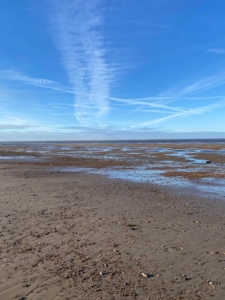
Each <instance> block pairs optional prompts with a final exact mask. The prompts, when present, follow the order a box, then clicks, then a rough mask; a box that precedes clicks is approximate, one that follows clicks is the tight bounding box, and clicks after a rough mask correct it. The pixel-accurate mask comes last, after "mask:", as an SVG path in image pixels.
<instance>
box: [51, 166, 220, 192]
mask: <svg viewBox="0 0 225 300" xmlns="http://www.w3.org/2000/svg"><path fill="white" fill-rule="evenodd" d="M53 171H59V172H86V173H90V174H97V175H102V176H106V177H109V178H112V179H122V180H129V181H133V182H141V183H152V184H157V185H161V186H170V187H172V188H173V189H175V190H179V191H180V190H182V189H183V190H182V191H183V192H184V193H185V189H187V191H186V193H187V194H189V193H190V189H191V192H196V193H197V194H199V195H200V196H205V197H209V196H211V197H224V196H225V180H224V179H220V180H218V179H214V178H207V179H206V178H205V179H200V180H196V181H194V180H191V181H190V180H188V179H185V178H183V177H164V176H163V174H164V173H165V171H163V170H154V169H147V168H146V166H139V167H136V168H129V169H125V168H122V167H121V168H108V169H94V168H74V167H65V168H54V169H53ZM217 182H218V183H219V185H218V184H217Z"/></svg>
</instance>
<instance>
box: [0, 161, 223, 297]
mask: <svg viewBox="0 0 225 300" xmlns="http://www.w3.org/2000/svg"><path fill="white" fill-rule="evenodd" d="M0 208H1V209H0V258H1V272H0V299H4V300H8V299H10V300H11V299H18V300H19V299H20V300H22V299H32V300H37V299H40V300H43V299H143V300H144V299H145V300H146V299H153V300H154V299H165V300H168V299H170V300H172V299H190V300H191V299H204V300H206V299H211V298H213V299H218V300H219V299H220V300H221V299H224V295H225V282H224V275H225V246H224V237H225V233H224V228H225V227H224V225H225V218H224V212H225V207H224V203H223V202H222V201H220V200H217V201H215V200H212V199H207V198H201V197H199V196H196V195H195V194H193V193H192V191H191V190H190V191H189V195H187V194H184V195H182V193H179V194H177V193H175V192H174V191H173V190H172V189H169V188H163V187H160V186H154V185H152V184H147V183H134V182H129V181H122V180H116V179H109V178H104V177H102V176H98V175H93V174H92V175H91V174H85V173H82V172H77V173H61V172H49V171H48V170H47V169H45V168H44V167H43V166H42V165H41V164H34V163H25V162H23V163H18V162H17V163H16V162H7V161H4V162H1V163H0Z"/></svg>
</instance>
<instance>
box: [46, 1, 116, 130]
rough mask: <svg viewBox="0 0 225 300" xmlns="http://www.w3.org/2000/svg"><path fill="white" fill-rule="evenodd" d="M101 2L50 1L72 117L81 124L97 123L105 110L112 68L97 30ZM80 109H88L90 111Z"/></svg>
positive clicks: (99, 24) (101, 20)
mask: <svg viewBox="0 0 225 300" xmlns="http://www.w3.org/2000/svg"><path fill="white" fill-rule="evenodd" d="M101 2H102V1H101V0H92V1H83V0H75V1H69V0H65V1H60V0H52V1H51V3H52V5H53V7H55V9H56V14H54V16H53V17H52V18H54V19H53V21H54V28H55V29H56V32H55V35H56V38H57V45H58V47H59V49H60V51H61V54H62V61H63V65H64V67H65V70H66V72H67V74H68V77H69V80H70V83H71V85H72V90H73V93H74V98H75V106H74V107H75V116H76V118H77V120H78V121H79V122H80V123H81V124H92V123H95V122H98V121H99V119H100V118H101V116H103V115H104V114H105V113H106V112H107V111H108V97H109V93H110V85H111V83H112V80H113V78H114V71H113V68H111V67H110V66H109V64H108V63H107V60H106V52H107V50H106V48H105V46H104V42H103V38H102V36H101V34H100V31H99V28H100V26H101V25H102V24H103V19H102V15H101V10H100V8H99V4H100V3H101ZM84 106H88V107H90V106H91V107H92V110H90V109H88V110H87V109H86V108H85V107H84Z"/></svg>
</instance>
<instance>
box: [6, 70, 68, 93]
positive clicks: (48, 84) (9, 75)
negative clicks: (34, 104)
mask: <svg viewBox="0 0 225 300" xmlns="http://www.w3.org/2000/svg"><path fill="white" fill-rule="evenodd" d="M0 78H1V79H7V80H13V81H20V82H22V83H24V84H29V85H33V86H37V87H41V88H47V89H51V90H56V91H61V92H66V93H73V92H72V90H70V89H69V88H66V87H63V86H62V85H60V84H59V83H58V82H56V81H53V80H49V79H43V78H35V77H31V76H27V75H24V74H23V73H21V72H17V71H14V70H3V71H0Z"/></svg>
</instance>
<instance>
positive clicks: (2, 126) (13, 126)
mask: <svg viewBox="0 0 225 300" xmlns="http://www.w3.org/2000/svg"><path fill="white" fill-rule="evenodd" d="M37 127H40V126H32V125H18V124H0V130H12V129H13V130H15V129H30V128H37Z"/></svg>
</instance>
